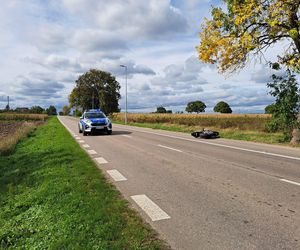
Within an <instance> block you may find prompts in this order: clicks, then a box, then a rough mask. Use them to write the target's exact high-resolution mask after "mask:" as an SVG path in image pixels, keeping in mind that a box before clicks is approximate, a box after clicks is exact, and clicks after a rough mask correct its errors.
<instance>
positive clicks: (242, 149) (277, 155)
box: [127, 128, 300, 161]
mask: <svg viewBox="0 0 300 250" xmlns="http://www.w3.org/2000/svg"><path fill="white" fill-rule="evenodd" d="M127 129H128V130H132V131H137V132H141V133H146V134H153V135H159V136H164V137H169V138H173V139H179V140H184V141H191V142H197V143H202V144H208V145H213V146H217V147H223V148H231V149H236V150H240V151H245V152H251V153H257V154H263V155H271V156H276V157H281V158H286V159H292V160H297V161H300V157H294V156H288V155H281V154H275V153H270V152H265V151H258V150H253V149H247V148H240V147H235V146H229V145H225V144H218V143H213V142H207V141H201V140H193V139H188V138H183V137H179V136H174V135H165V134H160V133H155V132H150V131H142V130H135V129H132V128H127Z"/></svg>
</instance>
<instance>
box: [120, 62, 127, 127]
mask: <svg viewBox="0 0 300 250" xmlns="http://www.w3.org/2000/svg"><path fill="white" fill-rule="evenodd" d="M120 67H122V68H125V124H127V66H126V65H120Z"/></svg>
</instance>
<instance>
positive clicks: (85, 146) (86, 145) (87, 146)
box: [82, 144, 90, 148]
mask: <svg viewBox="0 0 300 250" xmlns="http://www.w3.org/2000/svg"><path fill="white" fill-rule="evenodd" d="M82 147H84V148H89V147H90V145H88V144H83V145H82Z"/></svg>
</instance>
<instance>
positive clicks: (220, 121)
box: [111, 113, 271, 132]
mask: <svg viewBox="0 0 300 250" xmlns="http://www.w3.org/2000/svg"><path fill="white" fill-rule="evenodd" d="M127 117H128V122H130V123H154V124H176V125H183V126H193V127H195V126H196V127H198V128H216V129H237V130H256V131H262V132H265V129H266V124H267V122H269V121H270V119H271V115H265V114H128V116H127ZM111 118H112V120H114V121H117V122H122V121H124V114H123V113H114V114H112V116H111Z"/></svg>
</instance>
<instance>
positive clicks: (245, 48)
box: [197, 0, 300, 143]
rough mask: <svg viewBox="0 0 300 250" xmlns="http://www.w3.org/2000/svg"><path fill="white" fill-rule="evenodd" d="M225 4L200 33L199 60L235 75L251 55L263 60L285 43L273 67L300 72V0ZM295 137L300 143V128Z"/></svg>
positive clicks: (214, 11) (238, 0)
mask: <svg viewBox="0 0 300 250" xmlns="http://www.w3.org/2000/svg"><path fill="white" fill-rule="evenodd" d="M223 1H224V2H225V4H226V5H227V10H226V11H224V10H222V9H221V8H213V9H212V19H211V20H209V19H206V21H205V23H204V24H203V26H202V31H201V32H200V33H199V36H200V40H201V41H200V44H199V46H198V47H197V51H198V54H199V59H200V60H202V61H204V62H207V63H212V64H215V63H216V64H217V65H218V68H219V70H220V71H221V72H228V71H229V72H234V71H236V70H238V69H241V68H243V67H244V66H245V65H246V63H247V61H248V59H249V58H250V56H252V55H254V56H260V57H262V56H263V53H264V52H265V50H266V49H268V48H269V47H270V46H272V45H274V44H276V43H278V42H282V41H285V42H286V43H285V47H287V49H285V50H283V52H282V54H279V55H278V60H277V62H273V63H272V64H271V65H272V67H273V68H275V69H278V68H280V66H284V67H285V68H287V69H290V70H292V71H293V72H300V33H299V29H300V25H299V15H300V11H299V6H300V0H267V1H266V0H223ZM287 45H288V46H287ZM299 114H300V112H299ZM298 119H300V115H299V117H298ZM293 134H294V135H295V136H297V135H299V136H298V138H293V141H297V142H299V143H300V128H295V130H294V131H293Z"/></svg>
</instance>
